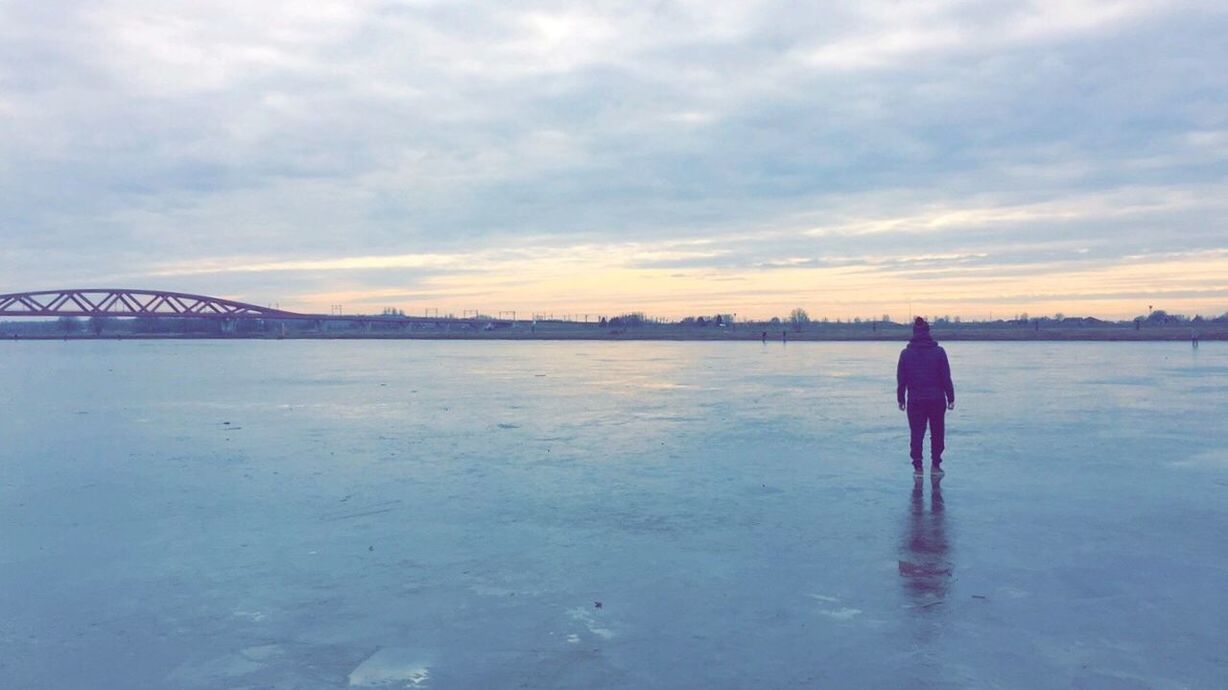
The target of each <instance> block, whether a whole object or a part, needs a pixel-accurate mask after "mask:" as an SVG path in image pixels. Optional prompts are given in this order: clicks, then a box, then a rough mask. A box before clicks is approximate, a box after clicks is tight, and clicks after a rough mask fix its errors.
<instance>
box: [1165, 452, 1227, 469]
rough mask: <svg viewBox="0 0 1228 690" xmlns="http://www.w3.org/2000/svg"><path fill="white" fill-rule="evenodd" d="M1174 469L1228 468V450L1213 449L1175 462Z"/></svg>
mask: <svg viewBox="0 0 1228 690" xmlns="http://www.w3.org/2000/svg"><path fill="white" fill-rule="evenodd" d="M1170 464H1172V465H1173V466H1174V467H1228V448H1212V449H1211V450H1204V451H1203V452H1201V453H1195V454H1193V455H1191V456H1189V457H1185V458H1181V459H1178V460H1173V461H1172V462H1171V463H1170Z"/></svg>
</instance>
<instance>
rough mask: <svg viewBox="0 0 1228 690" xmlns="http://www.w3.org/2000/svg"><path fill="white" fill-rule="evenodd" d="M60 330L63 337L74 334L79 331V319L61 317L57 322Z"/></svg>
mask: <svg viewBox="0 0 1228 690" xmlns="http://www.w3.org/2000/svg"><path fill="white" fill-rule="evenodd" d="M58 323H59V325H60V330H62V331H64V335H68V334H69V333H76V332H77V331H80V330H81V319H78V318H77V317H75V316H61V317H60V318H59V321H58Z"/></svg>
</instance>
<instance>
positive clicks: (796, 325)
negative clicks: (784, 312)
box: [789, 307, 810, 331]
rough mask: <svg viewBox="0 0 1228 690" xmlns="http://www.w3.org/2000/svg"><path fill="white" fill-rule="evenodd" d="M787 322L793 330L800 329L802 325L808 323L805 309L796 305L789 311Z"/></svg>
mask: <svg viewBox="0 0 1228 690" xmlns="http://www.w3.org/2000/svg"><path fill="white" fill-rule="evenodd" d="M789 323H790V324H792V325H793V330H795V331H800V330H802V328H803V327H805V326H807V325H809V324H810V315H809V314H807V313H806V310H805V309H802V308H801V307H798V308H796V309H794V310H793V311H791V312H789Z"/></svg>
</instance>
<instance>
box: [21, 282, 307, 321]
mask: <svg viewBox="0 0 1228 690" xmlns="http://www.w3.org/2000/svg"><path fill="white" fill-rule="evenodd" d="M13 316H116V317H138V316H156V317H171V318H206V319H304V318H318V317H317V316H316V315H311V314H299V313H295V312H290V311H282V310H280V309H272V308H270V307H261V306H259V305H255V304H247V303H245V302H236V301H234V300H229V299H222V298H220V297H209V296H207V295H193V294H189V293H186V292H168V291H165V290H130V289H123V288H83V289H76V290H41V291H38V292H12V293H8V294H0V317H13Z"/></svg>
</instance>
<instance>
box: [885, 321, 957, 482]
mask: <svg viewBox="0 0 1228 690" xmlns="http://www.w3.org/2000/svg"><path fill="white" fill-rule="evenodd" d="M895 380H896V388H895V397H896V401H897V402H898V403H899V404H900V409H901V410H907V411H908V428H909V431H910V432H911V434H912V439H911V444H910V445H909V456H910V457H912V467H913V471H914V472H915V473H916V474H922V473H923V469H922V468H923V466H922V464H921V442H922V441H924V440H925V425H926V424H929V428H930V473H931V474H934V475H938V476H941V475H942V473H943V472H942V450H943V448H944V447H945V445H944V435H945V433H944V432H945V429H944V428H943V421H944V417H945V416H946V411H947V410H954V409H955V384H953V383H952V382H951V364H950V363H949V362H948V361H947V352H946V350H943V349H942V348H941V347H939V346H938V343H936V342H934V339H933V338H931V337H930V325H929V324H928V323H926V322H925V319H923V318H921V317H920V316H918V317H917V320H916V321H914V322H913V325H912V340H909V341H908V347H906V348H904V351H903V352H901V353H900V362H899V364H898V365H896V369H895Z"/></svg>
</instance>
